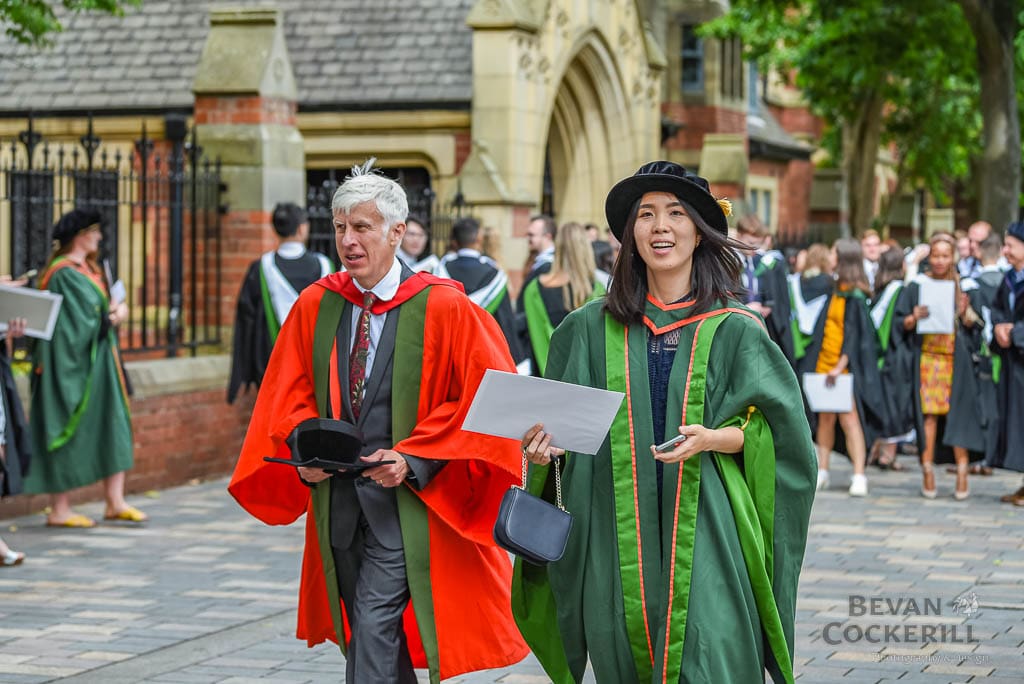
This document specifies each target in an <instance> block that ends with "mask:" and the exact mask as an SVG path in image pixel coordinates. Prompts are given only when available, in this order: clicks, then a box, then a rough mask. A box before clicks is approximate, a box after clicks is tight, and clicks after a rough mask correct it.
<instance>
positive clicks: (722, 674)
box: [513, 299, 817, 684]
mask: <svg viewBox="0 0 1024 684" xmlns="http://www.w3.org/2000/svg"><path fill="white" fill-rule="evenodd" d="M602 307H603V303H602V302H600V301H598V302H591V303H589V304H587V305H585V306H584V307H583V308H581V309H579V310H578V311H575V312H573V313H571V314H570V315H569V316H568V317H567V318H566V319H565V321H564V322H563V323H562V325H561V326H560V327H559V328H558V329H557V330H556V331H555V334H554V336H553V338H552V340H551V348H550V354H549V357H548V370H547V377H549V378H553V379H557V380H563V381H567V382H572V383H576V384H581V385H587V386H591V387H597V388H607V389H611V390H618V391H622V392H624V393H625V394H626V397H625V400H624V402H623V404H622V406H621V407H620V409H619V412H618V414H617V416H616V418H615V420H614V422H613V425H612V428H611V431H610V434H609V437H608V438H607V439H606V440H605V441H604V444H603V445H602V447H601V449H600V451H599V452H598V453H597V454H596V455H593V456H591V455H584V454H574V453H571V452H570V453H569V454H567V456H566V458H565V466H564V477H563V485H564V486H563V491H564V496H565V502H566V508H567V509H568V510H569V511H570V512H571V513H572V515H573V516H574V523H573V528H572V532H571V535H570V538H569V542H568V548H567V550H566V553H565V555H564V556H563V558H562V559H561V560H559V561H558V562H556V563H553V564H551V565H549V566H547V567H538V566H533V565H529V564H524V563H522V562H518V563H517V564H516V570H515V576H514V581H513V613H514V614H515V615H516V618H517V622H518V624H519V627H520V630H521V632H522V633H523V635H524V637H525V638H526V640H527V643H528V644H529V645H530V647H531V648H532V649H533V651H534V653H535V654H536V655H537V657H538V659H539V660H540V662H541V664H542V665H543V666H544V668H545V670H546V672H547V673H548V675H549V676H550V677H551V679H552V680H553V681H554V682H556V683H558V684H562V683H568V682H579V681H580V680H581V679H582V677H583V673H584V670H585V668H586V666H587V662H588V659H589V661H590V663H591V664H592V665H593V669H594V673H595V675H596V676H597V681H598V682H602V683H603V682H608V683H615V684H630V683H632V682H673V683H674V682H694V683H696V682H715V683H716V684H722V683H725V684H727V683H729V682H737V683H739V682H743V683H747V682H755V681H763V679H764V673H765V670H766V669H767V670H768V672H769V673H771V675H772V677H773V679H774V680H775V681H778V682H783V681H785V682H790V681H792V680H793V667H792V661H793V623H794V616H795V612H796V593H797V579H798V575H799V571H800V565H801V562H802V560H803V554H804V546H805V543H806V539H807V528H808V520H809V517H810V511H811V502H812V500H813V496H814V483H815V478H816V474H817V465H816V459H815V455H814V448H813V445H812V443H811V436H810V431H809V428H808V425H807V421H806V419H805V417H804V412H803V409H802V402H801V399H800V389H799V386H798V384H797V381H796V377H795V375H794V373H793V370H792V368H791V367H790V365H789V363H788V361H787V360H786V358H785V356H784V355H783V354H782V352H781V351H780V349H779V347H778V346H777V345H776V344H774V343H773V342H772V341H771V339H770V338H769V336H768V334H767V332H766V331H765V329H764V327H763V325H762V324H761V322H760V319H759V318H758V317H756V316H754V315H753V314H752V313H750V312H749V311H748V310H746V309H744V308H743V307H742V306H741V305H740V304H738V303H736V302H732V301H730V302H728V303H727V305H725V306H722V307H719V306H716V307H715V308H714V309H713V310H711V311H707V312H702V313H697V312H695V311H694V310H693V308H692V306H687V305H678V304H677V305H671V306H664V305H660V304H658V303H656V302H655V301H654V300H653V299H649V301H648V304H647V315H646V317H645V321H644V323H645V324H635V325H631V326H629V327H628V328H624V327H623V326H622V325H621V324H619V323H617V322H616V321H614V320H613V319H612V318H611V317H610V316H607V315H606V314H605V313H604V311H603V308H602ZM676 328H678V329H680V331H681V332H680V339H679V347H678V350H677V352H676V355H675V359H674V363H673V366H672V370H671V375H670V381H669V382H670V387H669V392H668V404H667V413H666V421H665V426H666V427H665V434H664V435H654V434H653V421H652V414H651V411H652V409H651V398H650V397H651V393H650V388H649V386H648V384H649V381H648V371H647V343H648V331H649V330H651V331H654V332H655V333H657V334H661V333H662V332H666V331H669V330H672V329H676ZM694 423H701V424H703V425H705V426H707V427H710V428H720V427H725V426H738V427H741V428H742V429H743V430H744V447H743V452H742V453H741V454H735V455H722V454H716V453H702V454H700V455H699V456H698V457H694V458H691V459H689V460H688V461H687V462H686V463H685V464H683V465H682V466H680V465H678V464H667V465H666V466H665V468H664V473H663V485H662V492H661V494H662V496H661V500H662V505H661V508H660V510H659V504H658V500H659V497H658V489H657V488H658V484H657V467H656V461H655V460H654V459H653V458H652V456H651V454H650V449H649V447H650V445H651V444H654V443H658V442H661V441H663V440H665V439H667V438H669V437H670V436H672V435H674V434H677V430H676V427H677V426H678V425H680V424H694ZM550 470H551V466H543V467H534V468H533V469H532V472H531V479H530V487H531V490H532V491H534V492H535V493H540V492H542V491H543V492H544V495H545V496H546V497H549V498H550V497H553V480H554V478H553V476H552V473H551V472H550Z"/></svg>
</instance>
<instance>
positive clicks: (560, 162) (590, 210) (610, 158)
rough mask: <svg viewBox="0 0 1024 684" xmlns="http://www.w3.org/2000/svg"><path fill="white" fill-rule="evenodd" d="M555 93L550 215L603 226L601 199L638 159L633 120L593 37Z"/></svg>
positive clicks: (550, 138)
mask: <svg viewBox="0 0 1024 684" xmlns="http://www.w3.org/2000/svg"><path fill="white" fill-rule="evenodd" d="M581 43H582V47H581V48H580V49H579V50H578V51H577V52H576V53H575V54H574V55H573V57H572V58H571V60H570V61H569V63H568V65H567V67H566V69H565V72H564V74H563V76H562V78H561V81H560V84H559V86H558V88H557V89H556V90H555V94H554V98H553V100H552V103H551V112H550V117H549V121H548V134H547V144H546V148H545V151H546V154H547V159H548V161H549V164H550V174H551V184H552V196H553V206H554V212H555V215H556V216H557V217H558V219H559V220H560V221H569V220H574V221H581V222H586V221H594V222H596V223H599V224H600V223H603V212H602V211H601V207H602V206H603V200H604V195H605V193H607V191H608V188H610V187H611V185H612V183H614V182H615V181H616V180H617V179H618V177H619V176H620V175H622V173H623V169H628V168H629V167H630V165H631V164H632V163H633V161H634V160H635V159H636V158H637V151H636V149H635V144H636V142H635V139H634V130H633V129H634V122H633V121H632V120H631V119H630V117H629V116H628V112H627V103H626V99H625V96H624V93H623V92H622V88H621V84H620V82H619V79H618V75H617V74H616V73H615V72H614V64H613V63H612V62H611V59H610V55H609V54H608V53H607V46H605V45H604V44H603V42H602V41H601V40H600V37H599V36H598V35H597V34H596V33H591V34H588V36H587V37H586V38H585V39H584V40H583V41H581Z"/></svg>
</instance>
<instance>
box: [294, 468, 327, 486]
mask: <svg viewBox="0 0 1024 684" xmlns="http://www.w3.org/2000/svg"><path fill="white" fill-rule="evenodd" d="M296 470H298V471H299V477H301V478H302V479H303V480H305V481H306V482H309V483H311V484H316V483H317V482H322V481H323V480H326V479H327V478H329V477H330V476H331V474H330V473H328V472H327V471H325V470H323V469H322V468H296Z"/></svg>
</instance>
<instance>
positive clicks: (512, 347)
mask: <svg viewBox="0 0 1024 684" xmlns="http://www.w3.org/2000/svg"><path fill="white" fill-rule="evenodd" d="M481 242H482V235H481V231H480V222H479V221H477V220H476V219H474V218H463V219H459V220H458V221H456V222H455V225H454V226H452V246H453V247H454V248H455V249H456V251H455V252H452V253H449V254H446V255H444V257H442V258H441V260H440V263H439V264H438V265H437V268H436V270H435V271H434V274H435V275H438V276H440V277H442V278H451V279H453V280H457V281H459V282H460V283H462V286H463V287H465V288H466V295H467V296H468V297H469V298H470V300H472V301H473V302H474V303H475V304H477V305H478V306H479V307H481V308H483V309H485V310H486V311H487V312H488V313H489V314H491V315H492V316H494V319H495V320H496V321H497V322H498V326H500V327H501V332H502V333H504V335H505V339H506V340H507V341H508V348H509V352H511V354H512V358H513V359H514V360H515V362H516V363H519V362H521V361H522V360H523V359H525V358H526V355H525V354H524V353H523V350H522V347H521V346H520V343H519V336H518V335H517V334H516V319H515V314H514V313H513V311H512V300H511V298H510V297H509V294H508V276H507V275H506V274H505V272H504V271H503V270H501V268H500V267H499V266H498V264H497V263H496V262H495V261H494V260H493V259H491V258H490V257H487V256H484V255H483V254H482V253H481V252H480V246H481Z"/></svg>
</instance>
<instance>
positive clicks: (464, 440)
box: [228, 273, 529, 678]
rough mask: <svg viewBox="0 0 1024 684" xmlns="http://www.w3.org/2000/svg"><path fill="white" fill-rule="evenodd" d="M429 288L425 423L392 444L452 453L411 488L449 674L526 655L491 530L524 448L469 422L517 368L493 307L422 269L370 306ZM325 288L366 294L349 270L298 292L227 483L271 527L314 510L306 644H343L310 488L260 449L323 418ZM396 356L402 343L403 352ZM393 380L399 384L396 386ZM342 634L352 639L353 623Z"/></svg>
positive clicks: (417, 653)
mask: <svg viewBox="0 0 1024 684" xmlns="http://www.w3.org/2000/svg"><path fill="white" fill-rule="evenodd" d="M428 287H429V288H430V291H429V293H428V299H427V304H426V318H425V323H424V327H423V359H422V366H421V368H422V378H421V382H420V393H419V404H418V410H417V421H416V425H415V427H414V428H413V430H412V433H411V434H410V435H409V437H408V438H406V439H403V440H402V441H400V442H398V443H397V444H395V446H394V448H395V450H396V451H399V452H402V453H407V454H411V455H414V456H419V457H422V458H428V459H445V460H448V461H449V464H448V465H447V466H446V467H445V468H444V469H442V470H441V471H440V472H439V473H438V475H436V476H435V477H434V479H433V480H432V481H431V482H430V484H429V485H427V486H426V487H425V488H424V489H423V491H415V489H414V488H411V489H412V491H414V492H415V493H416V495H417V496H418V497H420V499H421V500H422V501H423V503H424V504H425V507H426V511H427V520H428V525H429V538H430V551H429V554H430V577H429V580H430V585H431V594H432V596H433V603H434V605H433V609H434V626H435V631H436V635H437V648H438V660H439V670H440V676H441V678H447V677H453V676H456V675H459V674H462V673H465V672H471V671H475V670H481V669H489V668H496V667H504V666H507V665H510V664H513V663H516V662H519V661H520V660H522V659H523V658H524V657H525V656H526V655H527V653H528V652H529V649H528V647H527V646H526V644H525V643H524V642H523V640H522V637H521V636H520V634H519V631H518V629H517V628H516V625H515V622H514V620H513V618H512V612H511V599H510V587H511V578H512V568H511V564H510V562H509V558H508V554H506V553H505V552H504V551H502V550H501V549H499V548H498V547H497V546H496V545H495V544H494V541H493V538H492V529H493V526H494V521H495V519H496V518H497V512H498V506H499V504H500V499H501V496H502V495H503V494H504V492H505V491H506V490H507V489H508V488H509V486H511V485H513V484H516V483H517V482H518V480H519V477H520V473H521V458H522V456H521V454H520V452H519V446H518V444H517V443H515V442H513V441H511V440H506V439H499V438H495V437H488V436H484V435H479V434H473V433H468V432H463V431H462V430H461V426H462V423H463V421H464V419H465V417H466V413H467V412H468V410H469V406H470V403H471V402H472V399H473V396H474V394H475V393H476V390H477V387H478V386H479V384H480V381H481V379H482V378H483V374H484V371H485V370H486V369H488V368H495V369H498V370H502V371H509V372H514V371H515V366H514V364H513V362H512V358H511V357H510V356H509V352H508V346H507V344H506V343H505V340H504V338H503V336H502V333H501V330H500V328H499V327H498V325H497V324H496V323H495V321H494V319H493V318H492V317H491V316H490V315H489V314H487V312H485V311H484V310H483V309H481V308H480V307H478V306H476V305H475V304H473V303H472V302H471V301H470V300H469V298H467V297H466V296H465V295H464V294H463V293H462V291H461V287H460V286H459V285H458V284H456V283H454V282H453V281H450V280H442V279H440V278H436V277H434V276H431V275H428V274H424V273H417V274H415V275H413V276H412V277H410V278H408V279H407V280H406V281H404V282H403V283H402V285H401V287H400V288H399V291H398V293H397V295H396V296H395V298H394V299H392V300H391V301H389V302H381V303H379V304H378V306H376V307H375V308H374V313H380V312H382V311H386V310H388V309H390V308H393V307H395V306H398V305H399V304H401V303H403V302H405V301H408V300H409V299H411V298H412V297H413V296H415V295H417V294H419V293H420V292H421V291H423V290H424V289H425V288H428ZM328 290H330V291H333V292H337V293H338V294H341V295H342V296H343V297H345V298H346V299H348V300H349V301H352V302H361V299H362V295H361V294H360V293H359V291H358V290H357V289H356V287H355V285H354V284H353V283H352V280H351V277H350V276H349V274H347V273H334V274H331V275H329V276H327V277H325V278H322V279H321V280H319V281H317V282H316V283H314V284H313V285H312V286H310V287H309V288H307V289H306V290H305V291H303V292H302V294H301V295H300V296H299V299H298V301H297V302H296V304H295V306H294V307H293V309H292V311H291V313H290V314H289V316H288V319H287V321H286V322H285V325H284V327H283V328H282V329H281V332H280V336H279V337H278V340H277V343H276V344H275V346H274V351H273V354H272V355H271V358H270V362H269V365H268V366H267V374H266V378H267V381H266V382H264V383H263V385H262V386H261V387H260V391H259V395H258V397H257V400H256V406H255V409H254V411H253V416H252V420H251V422H250V423H249V429H248V432H247V433H246V437H245V442H244V444H243V446H242V453H241V456H240V458H239V461H238V464H237V465H236V467H235V472H234V475H233V477H232V478H231V483H230V485H229V486H228V491H229V492H230V493H231V494H232V496H234V497H235V499H236V500H238V502H239V504H241V505H242V507H243V508H245V509H246V510H247V511H248V512H249V513H251V514H252V515H253V516H255V517H256V518H258V519H260V520H262V521H263V522H266V523H268V524H272V525H286V524H290V523H292V522H294V521H295V520H296V519H297V518H298V517H299V516H300V515H302V514H303V513H307V512H308V513H309V515H307V517H306V550H305V554H304V558H303V564H302V581H301V585H300V588H299V612H298V630H297V635H296V636H297V637H298V638H299V639H305V640H306V641H307V642H308V643H309V645H310V646H313V645H315V644H319V643H322V642H324V641H325V640H327V639H330V640H332V641H335V642H337V641H338V638H337V636H336V634H335V629H334V626H333V624H332V620H331V611H330V606H329V605H328V598H327V589H326V581H325V575H324V569H323V565H322V558H321V555H320V546H319V543H318V537H317V528H316V524H315V522H314V520H313V515H312V501H311V496H310V490H309V488H308V487H306V486H305V485H303V484H302V483H301V482H300V481H299V479H298V477H296V474H295V472H294V471H293V469H292V468H290V467H289V466H285V465H282V464H274V463H267V462H265V461H263V456H266V455H270V454H277V455H279V456H284V457H287V454H288V447H287V445H285V444H284V440H285V439H286V438H287V437H288V435H289V434H290V433H291V432H292V430H293V429H294V428H295V426H297V425H298V424H299V423H301V422H302V421H304V420H306V419H308V418H315V417H318V415H319V414H318V411H317V402H316V397H315V392H314V385H313V336H314V329H315V326H316V319H317V313H318V311H319V308H320V303H321V299H322V298H323V297H324V295H325V293H326V292H327V291H328ZM400 353H401V350H400V349H398V348H396V350H395V354H396V355H397V354H400ZM332 357H334V358H336V356H335V355H334V354H332ZM334 373H335V374H336V370H335V371H334ZM332 380H334V378H332ZM396 380H397V379H396ZM399 382H400V381H399ZM331 384H332V394H333V393H335V392H337V391H338V388H337V383H336V382H333V381H332V383H331ZM394 387H395V388H396V389H397V388H398V387H400V385H399V384H397V382H396V384H395V385H394ZM332 399H333V400H334V401H335V402H336V401H337V398H336V397H334V398H332ZM404 625H405V632H406V637H407V639H408V642H409V650H410V653H411V654H412V660H413V665H414V666H415V667H420V668H422V667H427V665H428V663H427V658H426V656H425V654H424V649H423V645H422V643H423V642H422V640H421V639H420V635H419V634H418V631H417V628H416V620H415V618H414V616H413V615H412V606H411V605H410V607H409V609H407V611H406V616H405V619H404ZM345 635H346V639H347V637H348V635H349V630H348V626H347V624H346V626H345ZM434 665H435V667H437V664H434Z"/></svg>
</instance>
